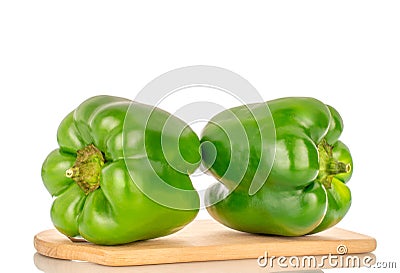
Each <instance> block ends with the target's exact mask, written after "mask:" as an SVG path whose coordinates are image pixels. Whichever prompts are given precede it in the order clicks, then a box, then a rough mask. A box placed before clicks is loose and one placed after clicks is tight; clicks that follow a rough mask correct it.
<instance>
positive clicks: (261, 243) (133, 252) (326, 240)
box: [34, 220, 376, 266]
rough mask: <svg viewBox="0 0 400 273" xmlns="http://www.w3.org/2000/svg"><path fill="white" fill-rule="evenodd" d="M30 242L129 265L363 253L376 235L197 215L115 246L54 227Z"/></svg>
mask: <svg viewBox="0 0 400 273" xmlns="http://www.w3.org/2000/svg"><path fill="white" fill-rule="evenodd" d="M34 245H35V248H36V250H37V251H38V253H40V254H42V255H45V256H48V257H53V258H59V259H66V260H81V261H88V262H92V263H97V264H102V265H108V266H130V265H146V264H167V263H181V262H195V261H218V260H236V259H253V258H254V259H257V258H258V257H260V256H262V255H265V252H267V253H268V257H271V256H276V257H279V256H294V255H295V256H304V255H328V254H333V255H337V254H344V253H347V254H353V253H368V252H371V251H374V250H375V248H376V240H375V239H374V238H372V237H370V236H367V235H363V234H359V233H356V232H352V231H348V230H344V229H340V228H332V229H329V230H327V231H324V232H320V233H318V234H314V235H308V236H301V237H281V236H266V235H257V234H248V233H243V232H239V231H235V230H232V229H229V228H227V227H225V226H223V225H221V224H219V223H217V222H215V221H213V220H197V221H194V222H192V223H191V224H189V225H188V226H187V227H185V228H184V229H183V230H181V231H179V232H177V233H175V234H172V235H169V236H166V237H162V238H157V239H152V240H147V241H140V242H134V243H130V244H125V245H119V246H99V245H94V244H91V243H88V242H72V241H70V240H69V239H68V238H67V237H65V236H64V235H62V234H60V233H59V232H57V231H56V230H54V229H51V230H46V231H42V232H40V233H38V234H37V235H35V237H34Z"/></svg>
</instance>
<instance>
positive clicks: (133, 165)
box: [42, 96, 200, 245]
mask: <svg viewBox="0 0 400 273" xmlns="http://www.w3.org/2000/svg"><path fill="white" fill-rule="evenodd" d="M57 140H58V144H59V148H58V149H56V150H54V151H53V152H51V153H50V154H49V155H48V157H47V158H46V160H45V161H44V163H43V167H42V179H43V182H44V185H45V186H46V188H47V190H48V191H49V192H50V194H51V195H52V196H55V197H56V198H55V200H54V202H53V205H52V208H51V219H52V221H53V223H54V225H55V227H56V228H57V229H58V230H59V231H60V232H62V233H63V234H65V235H67V236H70V237H75V236H79V235H80V236H82V237H83V238H84V239H86V240H88V241H90V242H93V243H96V244H104V245H115V244H123V243H128V242H132V241H136V240H144V239H149V238H155V237H160V236H164V235H168V234H170V233H173V232H176V231H178V230H179V229H181V228H183V227H184V226H185V225H186V224H188V223H189V222H190V221H192V220H193V219H194V218H195V216H196V215H197V213H198V208H199V197H198V194H197V192H196V191H195V190H194V188H193V186H192V183H191V180H190V178H189V174H191V173H192V172H194V170H195V169H196V168H197V166H198V165H199V162H200V154H199V152H198V151H199V139H198V137H197V135H196V134H195V133H194V132H193V131H192V130H191V129H190V127H189V126H187V124H186V123H184V122H183V121H181V120H180V119H178V118H177V117H175V116H173V115H171V114H169V113H167V112H165V111H162V110H161V109H158V108H155V107H152V106H148V105H144V104H140V103H136V102H132V101H129V100H127V99H123V98H118V97H111V96H97V97H93V98H90V99H88V100H86V101H85V102H83V103H82V104H81V105H79V107H77V108H76V109H75V110H74V111H73V112H71V113H70V114H69V115H67V116H66V117H65V119H64V120H63V121H62V122H61V124H60V126H59V128H58V133H57ZM171 204H173V206H170V205H171Z"/></svg>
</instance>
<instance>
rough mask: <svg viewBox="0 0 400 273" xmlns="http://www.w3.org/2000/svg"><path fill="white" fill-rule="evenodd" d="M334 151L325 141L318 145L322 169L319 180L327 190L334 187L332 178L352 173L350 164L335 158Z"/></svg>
mask: <svg viewBox="0 0 400 273" xmlns="http://www.w3.org/2000/svg"><path fill="white" fill-rule="evenodd" d="M332 149H333V146H331V145H329V144H328V143H327V142H326V140H325V139H324V140H322V141H321V143H320V144H318V153H319V160H320V162H319V164H320V169H319V174H318V178H317V180H319V181H320V182H321V183H322V184H323V185H324V186H325V188H327V189H330V188H331V187H332V178H333V177H334V176H335V175H337V174H341V173H349V172H350V171H351V165H350V164H346V163H343V162H341V161H338V160H336V159H335V158H333V152H332Z"/></svg>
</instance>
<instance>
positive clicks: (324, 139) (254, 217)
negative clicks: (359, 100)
mask: <svg viewBox="0 0 400 273" xmlns="http://www.w3.org/2000/svg"><path fill="white" fill-rule="evenodd" d="M266 105H268V107H269V109H270V115H269V116H268V114H269V112H268V111H266ZM271 115H272V119H270V117H271ZM342 129H343V122H342V119H341V117H340V115H339V113H338V112H337V111H336V110H335V109H334V108H332V107H330V106H327V105H325V104H324V103H322V102H320V101H318V100H316V99H313V98H282V99H277V100H273V101H269V102H267V104H265V103H256V104H251V105H243V106H239V107H235V108H232V109H228V110H225V111H223V112H221V113H219V114H217V115H216V116H214V117H213V118H212V119H211V121H210V122H209V123H208V124H207V125H206V127H205V128H204V130H203V133H202V139H201V142H202V144H201V149H202V158H203V161H204V165H205V166H206V167H207V168H209V171H210V172H211V173H212V174H213V175H214V176H215V177H216V178H218V180H219V182H220V183H216V184H214V185H212V186H211V187H210V188H208V189H207V191H206V193H205V199H206V200H205V202H206V205H207V206H208V207H207V210H208V212H209V213H210V214H211V215H212V216H213V217H214V218H215V219H216V220H218V221H219V222H221V223H222V224H224V225H226V226H228V227H231V228H233V229H237V230H240V231H245V232H252V233H264V234H276V235H284V236H299V235H304V234H310V233H315V232H319V231H322V230H325V229H327V228H329V227H332V226H334V225H335V224H337V223H338V222H339V221H340V220H341V219H342V218H343V217H344V216H345V214H346V213H347V211H348V210H349V208H350V204H351V194H350V190H349V188H348V187H347V186H346V185H345V183H346V182H347V181H348V180H349V179H350V177H351V174H352V170H353V167H352V158H351V155H350V152H349V150H348V148H347V147H346V146H345V145H344V144H343V143H342V142H341V141H339V140H338V138H339V136H340V134H341V132H342ZM272 130H275V132H276V139H275V143H274V141H271V138H270V134H268V133H265V132H271V131H272ZM243 132H244V133H243ZM262 132H264V134H262ZM241 134H243V135H244V137H242V138H241V137H238V135H241ZM271 149H275V156H274V157H272V156H271ZM268 166H272V169H271V171H270V172H269V173H267V174H266V175H264V176H260V175H258V176H257V177H256V173H257V170H260V168H261V170H262V168H267V167H268ZM241 173H242V174H241ZM255 177H256V178H255ZM260 182H261V184H260ZM253 183H259V184H260V185H261V186H260V187H257V188H256V189H257V190H256V191H254V192H252V191H251V189H252V184H253Z"/></svg>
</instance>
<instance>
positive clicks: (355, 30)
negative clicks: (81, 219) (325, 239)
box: [0, 0, 400, 272]
mask: <svg viewBox="0 0 400 273" xmlns="http://www.w3.org/2000/svg"><path fill="white" fill-rule="evenodd" d="M141 2H142V4H137V3H134V1H93V2H90V1H63V2H61V1H2V2H1V4H0V92H1V107H0V118H1V127H0V130H1V131H0V132H1V133H0V144H1V156H0V160H1V163H0V170H1V172H0V176H1V178H0V181H1V188H0V189H1V190H0V194H1V196H0V208H1V225H0V230H1V241H0V242H1V245H2V247H1V252H2V253H1V261H2V263H3V264H4V263H5V264H6V265H11V264H14V266H15V267H14V268H10V269H9V271H16V270H17V268H18V269H22V270H24V269H25V270H29V271H30V272H32V271H34V272H36V271H37V269H36V268H35V266H34V265H33V260H32V257H33V254H34V252H35V251H34V248H33V244H32V241H33V236H34V234H35V233H37V232H39V231H41V230H44V229H48V228H51V227H52V224H51V221H50V218H49V209H50V205H51V202H52V200H51V197H50V195H49V194H48V193H47V191H46V190H45V188H44V186H43V185H42V182H41V177H40V169H41V164H42V162H43V160H44V158H45V157H46V156H47V154H48V153H49V152H50V151H51V150H53V149H54V148H56V146H57V142H56V130H57V127H58V124H59V122H60V121H61V119H62V118H63V117H64V116H65V115H66V114H67V113H68V112H69V111H71V110H72V109H74V108H75V107H76V106H77V105H78V104H79V103H80V102H82V101H83V100H85V99H86V98H88V97H90V96H93V95H98V94H110V95H117V96H122V97H127V98H130V99H134V98H135V95H136V94H137V93H138V92H139V91H140V90H141V88H143V87H144V86H145V84H146V83H148V82H149V81H150V80H152V79H153V78H155V77H157V76H159V75H160V74H162V73H165V72H167V71H169V70H172V69H175V68H178V67H183V66H188V65H199V64H204V65H214V66H220V67H223V68H226V69H229V70H232V71H234V72H236V73H238V74H240V75H241V76H243V77H244V78H246V79H247V80H249V81H250V82H251V83H252V84H253V85H254V86H255V87H256V88H257V89H258V90H259V92H260V93H261V95H262V97H263V98H264V99H265V100H269V99H275V98H279V97H284V96H311V97H315V98H318V99H320V100H322V101H324V102H325V103H328V104H330V105H333V106H334V107H335V108H336V109H337V110H338V111H339V112H340V113H341V115H342V117H343V119H344V123H345V129H344V133H343V135H342V138H341V139H342V140H343V142H345V143H346V144H347V145H348V146H349V147H350V149H351V151H352V154H353V159H354V175H353V178H352V179H351V181H350V182H349V187H350V188H351V190H352V193H353V205H352V208H351V210H350V212H349V213H348V215H347V216H346V218H345V219H344V220H343V221H342V222H341V223H340V224H339V226H340V227H343V228H347V229H351V230H354V231H358V232H361V233H365V234H368V235H371V236H374V237H375V238H376V239H377V241H378V249H377V250H376V252H375V254H376V255H377V259H378V261H397V266H398V267H399V266H400V262H399V255H398V243H399V239H398V229H399V226H398V221H397V222H395V220H396V219H397V218H398V215H399V212H398V210H399V199H400V198H399V190H400V186H399V184H400V178H399V171H400V160H399V156H400V148H399V145H400V144H399V139H398V138H399V133H400V130H399V124H400V123H399V116H400V115H399V110H400V106H399V100H398V99H397V98H398V96H396V95H397V93H399V91H400V16H399V14H400V3H399V2H398V1H329V2H327V1H274V2H267V1H172V0H169V1H141ZM206 99H208V100H210V101H214V102H220V99H219V97H218V93H217V92H216V93H215V95H214V96H212V97H208V98H206ZM170 101H174V100H170ZM176 103H177V105H170V107H171V109H172V108H174V107H175V108H179V105H180V103H181V104H182V105H183V104H184V103H185V102H184V101H183V102H179V101H176ZM210 179H211V177H205V178H204V180H205V181H207V182H205V183H208V182H209V180H210ZM199 217H201V218H206V217H208V216H207V213H206V212H205V211H202V212H201V213H200V215H199ZM6 265H4V266H5V267H6ZM6 268H7V267H6ZM1 271H3V270H1ZM372 271H373V270H369V271H368V272H372ZM379 272H384V271H383V270H380V271H379ZM389 272H394V270H392V271H389Z"/></svg>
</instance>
